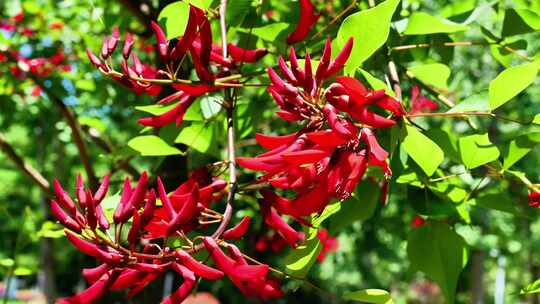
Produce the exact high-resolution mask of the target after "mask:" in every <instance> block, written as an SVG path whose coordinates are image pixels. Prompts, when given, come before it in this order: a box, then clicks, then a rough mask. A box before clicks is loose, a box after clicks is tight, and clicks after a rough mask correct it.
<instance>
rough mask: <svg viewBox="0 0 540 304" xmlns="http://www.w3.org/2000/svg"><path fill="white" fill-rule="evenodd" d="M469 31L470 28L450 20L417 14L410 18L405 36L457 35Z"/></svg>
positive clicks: (422, 13)
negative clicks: (456, 33)
mask: <svg viewBox="0 0 540 304" xmlns="http://www.w3.org/2000/svg"><path fill="white" fill-rule="evenodd" d="M467 29H469V27H468V26H466V25H463V24H459V23H455V22H452V21H450V20H447V19H444V18H439V17H435V16H431V15H430V14H428V13H424V12H415V13H413V14H412V15H411V16H410V17H409V23H408V24H407V28H406V29H405V32H404V34H405V35H426V34H435V33H455V32H462V31H465V30H467Z"/></svg>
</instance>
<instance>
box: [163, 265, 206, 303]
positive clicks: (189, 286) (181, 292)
mask: <svg viewBox="0 0 540 304" xmlns="http://www.w3.org/2000/svg"><path fill="white" fill-rule="evenodd" d="M173 269H174V270H175V271H176V272H178V273H179V274H180V275H182V277H183V278H184V282H182V285H180V287H178V289H177V290H176V291H175V292H174V293H172V294H171V295H170V296H168V297H167V298H166V299H164V300H163V301H162V302H161V304H176V303H182V302H183V301H184V300H185V299H186V298H187V297H188V296H189V293H190V292H191V291H192V290H193V288H194V287H195V285H196V284H197V279H196V278H195V275H194V274H193V272H191V271H190V270H189V269H187V268H186V267H184V266H182V265H180V264H178V263H174V264H173Z"/></svg>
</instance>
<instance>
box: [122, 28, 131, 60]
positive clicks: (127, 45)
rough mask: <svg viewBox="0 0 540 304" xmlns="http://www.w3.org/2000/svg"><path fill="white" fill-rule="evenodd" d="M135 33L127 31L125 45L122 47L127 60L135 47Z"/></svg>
mask: <svg viewBox="0 0 540 304" xmlns="http://www.w3.org/2000/svg"><path fill="white" fill-rule="evenodd" d="M133 43H134V41H133V35H132V34H131V33H130V32H126V38H125V41H124V47H123V48H122V56H123V57H124V59H125V60H127V59H128V58H129V55H130V54H131V50H132V49H133Z"/></svg>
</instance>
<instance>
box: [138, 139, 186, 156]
mask: <svg viewBox="0 0 540 304" xmlns="http://www.w3.org/2000/svg"><path fill="white" fill-rule="evenodd" d="M128 146H129V147H130V148H131V149H133V150H135V151H138V152H139V153H141V155H142V156H165V155H175V154H183V153H182V151H180V150H179V149H178V148H175V147H173V146H170V145H169V144H168V143H166V142H165V141H164V140H163V139H161V138H159V137H157V136H155V135H143V136H137V137H135V138H132V139H131V140H130V141H129V142H128Z"/></svg>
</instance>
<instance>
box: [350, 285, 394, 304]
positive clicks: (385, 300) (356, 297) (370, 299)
mask: <svg viewBox="0 0 540 304" xmlns="http://www.w3.org/2000/svg"><path fill="white" fill-rule="evenodd" d="M343 299H345V300H352V301H361V302H365V303H374V304H391V303H393V301H392V297H391V296H390V293H388V291H386V290H382V289H364V290H359V291H353V292H348V293H346V294H344V295H343Z"/></svg>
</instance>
